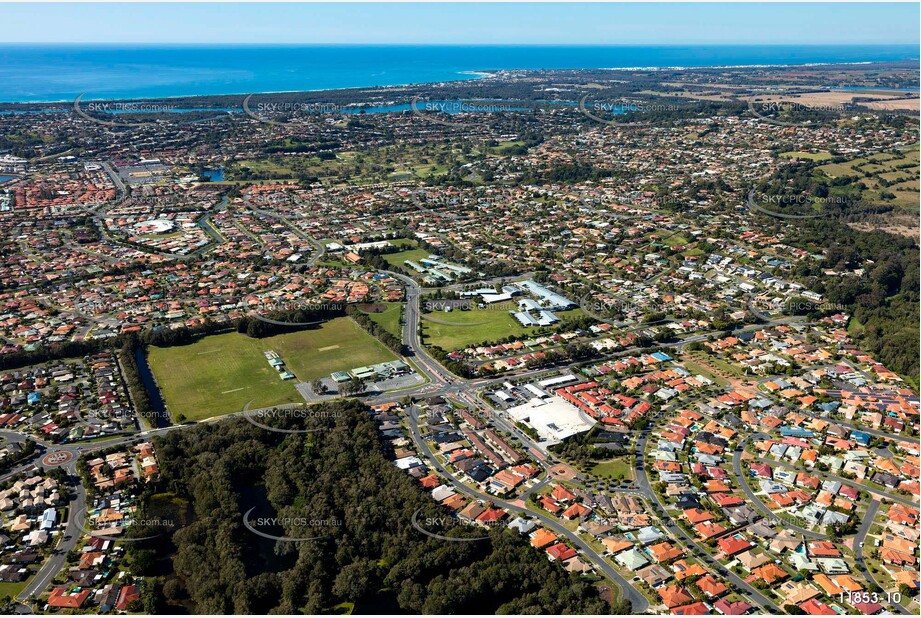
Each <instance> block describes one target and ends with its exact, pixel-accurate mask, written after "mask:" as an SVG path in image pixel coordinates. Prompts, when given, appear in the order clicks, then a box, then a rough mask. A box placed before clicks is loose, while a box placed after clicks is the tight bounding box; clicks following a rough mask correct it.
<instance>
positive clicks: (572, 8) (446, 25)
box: [0, 2, 919, 45]
mask: <svg viewBox="0 0 921 618" xmlns="http://www.w3.org/2000/svg"><path fill="white" fill-rule="evenodd" d="M0 23H2V24H3V25H4V27H3V28H2V29H0V43H141V44H156V43H194V44H209V45H214V44H255V45H266V44H362V43H364V44H386V43H397V44H420V45H423V44H552V45H566V44H570V45H573V44H575V45H599V44H604V45H616V44H621V45H627V44H650V45H657V44H658V45H662V44H713V45H720V44H727V45H728V44H759V45H770V44H774V45H783V44H850V45H853V44H886V43H910V44H918V43H919V3H917V2H912V3H886V4H884V3H836V4H830V3H801V4H800V3H797V4H794V3H757V4H755V3H731V4H730V3H712V4H708V3H700V4H691V3H668V4H665V3H661V4H641V3H621V4H597V3H586V4H569V3H559V4H545V3H540V4H538V3H506V4H498V3H497V4H487V3H482V4H476V3H438V4H412V3H402V4H397V3H392V4H391V3H375V4H370V3H367V4H350V3H340V4H290V3H279V4H268V3H223V2H218V3H201V4H180V3H172V4H141V3H102V4H83V3H48V4H25V3H10V4H7V3H0Z"/></svg>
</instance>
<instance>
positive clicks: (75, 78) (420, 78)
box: [0, 45, 918, 103]
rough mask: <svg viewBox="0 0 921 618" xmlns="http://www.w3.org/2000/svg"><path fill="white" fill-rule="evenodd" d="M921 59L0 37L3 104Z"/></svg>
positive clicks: (885, 52)
mask: <svg viewBox="0 0 921 618" xmlns="http://www.w3.org/2000/svg"><path fill="white" fill-rule="evenodd" d="M917 59H918V48H917V47H916V46H911V45H887V46H866V45H861V46H828V45H816V46H809V45H799V46H728V45H727V46H636V45H625V46H604V47H601V46H533V45H517V46H457V45H451V46H401V45H374V46H362V45H337V46H330V45H326V46H274V47H264V46H259V47H256V46H226V47H215V46H199V47H194V46H181V47H180V46H143V47H142V46H136V47H128V46H123V45H112V46H106V45H0V102H30V103H35V102H54V101H71V100H73V99H74V98H76V97H77V96H78V95H80V94H84V99H85V100H92V99H139V98H161V97H176V96H193V95H213V94H247V93H257V92H286V91H304V90H327V89H339V88H359V87H372V86H396V85H404V84H419V83H432V82H443V81H453V80H462V79H476V78H477V77H478V76H477V74H476V72H477V71H496V70H503V69H506V70H511V69H591V68H636V67H676V66H686V67H687V66H749V65H796V64H814V63H845V62H873V61H898V60H915V61H917Z"/></svg>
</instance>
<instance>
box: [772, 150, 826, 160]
mask: <svg viewBox="0 0 921 618" xmlns="http://www.w3.org/2000/svg"><path fill="white" fill-rule="evenodd" d="M780 156H781V157H786V158H790V159H808V160H810V161H827V160H828V159H831V154H830V153H827V152H801V151H792V152H782V153H780Z"/></svg>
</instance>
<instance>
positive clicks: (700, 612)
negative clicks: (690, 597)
mask: <svg viewBox="0 0 921 618" xmlns="http://www.w3.org/2000/svg"><path fill="white" fill-rule="evenodd" d="M672 613H673V614H674V615H676V616H706V615H708V614H709V613H710V608H709V607H707V604H706V603H704V602H703V601H698V602H697V603H691V604H690V605H684V606H682V607H676V608H674V609H672Z"/></svg>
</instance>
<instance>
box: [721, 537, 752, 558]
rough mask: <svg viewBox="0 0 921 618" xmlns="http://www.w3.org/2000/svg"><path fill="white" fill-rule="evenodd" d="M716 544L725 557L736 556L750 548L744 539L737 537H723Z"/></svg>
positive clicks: (749, 544)
mask: <svg viewBox="0 0 921 618" xmlns="http://www.w3.org/2000/svg"><path fill="white" fill-rule="evenodd" d="M717 544H718V545H719V546H720V549H721V550H723V553H724V554H726V555H727V556H734V555H736V554H739V553H742V552H743V551H745V550H746V549H749V548H750V547H751V546H752V544H751V543H749V542H748V541H747V540H746V539H744V538H742V537H738V536H728V537H723V538H721V539H720V540H719V541H717Z"/></svg>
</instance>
